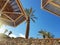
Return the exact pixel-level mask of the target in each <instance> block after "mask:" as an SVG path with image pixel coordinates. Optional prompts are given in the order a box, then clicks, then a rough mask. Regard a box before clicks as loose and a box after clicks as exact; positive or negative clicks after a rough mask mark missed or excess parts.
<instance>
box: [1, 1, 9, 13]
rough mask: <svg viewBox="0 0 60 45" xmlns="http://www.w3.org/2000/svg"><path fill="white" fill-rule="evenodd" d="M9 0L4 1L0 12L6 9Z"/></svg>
mask: <svg viewBox="0 0 60 45" xmlns="http://www.w3.org/2000/svg"><path fill="white" fill-rule="evenodd" d="M8 2H9V0H7V1H6V3H5V4H4V6H3V7H2V9H1V12H2V11H3V10H4V8H5V7H6V5H7V4H8Z"/></svg>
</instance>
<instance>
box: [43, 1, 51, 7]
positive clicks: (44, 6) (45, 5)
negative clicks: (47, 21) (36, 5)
mask: <svg viewBox="0 0 60 45" xmlns="http://www.w3.org/2000/svg"><path fill="white" fill-rule="evenodd" d="M51 1H52V0H48V1H47V2H46V4H45V5H44V6H43V7H45V6H46V5H47V4H48V3H50V2H51Z"/></svg>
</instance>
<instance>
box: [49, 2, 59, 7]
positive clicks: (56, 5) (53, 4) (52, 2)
mask: <svg viewBox="0 0 60 45" xmlns="http://www.w3.org/2000/svg"><path fill="white" fill-rule="evenodd" d="M50 4H52V5H54V6H56V7H58V8H60V5H58V4H56V3H54V2H50Z"/></svg>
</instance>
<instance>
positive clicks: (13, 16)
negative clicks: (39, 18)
mask: <svg viewBox="0 0 60 45" xmlns="http://www.w3.org/2000/svg"><path fill="white" fill-rule="evenodd" d="M26 19H27V16H26V14H25V12H24V9H23V8H22V5H21V2H20V1H19V0H0V22H2V23H3V24H7V25H9V26H13V27H16V26H17V25H19V24H20V23H22V22H23V21H25V20H26Z"/></svg>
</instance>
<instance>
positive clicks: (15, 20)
mask: <svg viewBox="0 0 60 45" xmlns="http://www.w3.org/2000/svg"><path fill="white" fill-rule="evenodd" d="M22 16H23V15H21V16H19V17H18V18H17V19H15V21H14V22H16V21H17V20H18V19H19V18H20V17H22Z"/></svg>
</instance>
